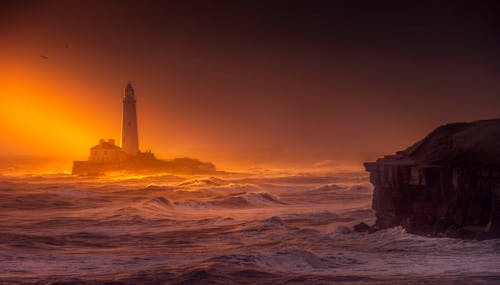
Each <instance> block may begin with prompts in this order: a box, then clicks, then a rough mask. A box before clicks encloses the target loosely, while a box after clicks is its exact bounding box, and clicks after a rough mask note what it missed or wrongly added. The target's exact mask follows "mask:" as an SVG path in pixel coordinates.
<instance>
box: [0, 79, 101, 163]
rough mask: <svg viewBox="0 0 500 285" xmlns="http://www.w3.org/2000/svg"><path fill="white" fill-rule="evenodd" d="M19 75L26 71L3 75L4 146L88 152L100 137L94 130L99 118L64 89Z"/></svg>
mask: <svg viewBox="0 0 500 285" xmlns="http://www.w3.org/2000/svg"><path fill="white" fill-rule="evenodd" d="M20 75H23V73H21V72H11V73H9V74H4V75H3V76H0V86H1V87H0V89H1V93H2V94H3V96H2V97H3V98H2V104H1V105H0V119H1V120H2V122H5V123H3V124H1V125H0V131H1V134H2V140H3V142H2V144H6V145H3V148H4V149H7V150H9V149H10V151H11V152H12V151H17V152H25V153H29V154H37V153H44V152H47V153H51V154H77V155H86V153H87V152H88V147H89V145H91V144H92V143H93V142H94V141H96V139H98V135H97V134H96V131H95V130H93V128H96V127H97V126H99V124H97V123H96V119H93V120H89V118H88V116H85V114H84V111H85V110H82V108H78V107H77V106H76V102H70V101H69V98H68V97H69V96H68V94H62V90H57V89H54V88H49V87H48V86H49V85H47V84H46V85H43V82H41V81H38V82H35V81H33V80H25V79H23V78H25V77H24V76H20ZM31 78H34V77H31ZM26 150H29V151H26Z"/></svg>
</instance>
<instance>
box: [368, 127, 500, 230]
mask: <svg viewBox="0 0 500 285" xmlns="http://www.w3.org/2000/svg"><path fill="white" fill-rule="evenodd" d="M365 168H366V170H367V171H368V172H370V182H371V183H372V184H373V185H374V186H375V189H374V193H373V201H372V208H373V209H374V210H375V212H376V214H375V215H376V222H375V225H374V226H373V227H372V230H377V229H384V228H389V227H394V226H399V225H400V226H402V227H404V228H405V229H406V230H407V231H408V232H410V233H415V234H421V235H427V236H448V237H459V238H496V237H500V119H492V120H482V121H475V122H470V123H453V124H447V125H443V126H441V127H439V128H437V129H435V130H434V131H432V132H431V133H430V134H429V135H427V136H426V137H425V138H423V139H422V140H420V141H418V142H417V143H415V144H414V145H412V146H410V147H408V148H407V149H405V150H403V151H399V152H396V154H394V155H387V156H385V157H383V158H380V159H378V160H377V161H376V162H367V163H365Z"/></svg>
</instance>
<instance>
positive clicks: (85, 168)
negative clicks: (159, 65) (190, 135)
mask: <svg viewBox="0 0 500 285" xmlns="http://www.w3.org/2000/svg"><path fill="white" fill-rule="evenodd" d="M122 103H123V111H122V129H121V141H120V146H118V145H116V144H115V140H114V139H109V140H107V141H105V140H103V139H101V140H99V144H97V145H95V146H93V147H91V148H90V155H89V158H88V160H84V161H73V168H72V170H71V173H72V174H75V175H104V174H107V173H110V172H125V173H128V174H157V173H182V174H208V173H211V174H213V173H216V172H217V171H216V169H215V165H213V164H212V163H210V162H202V161H200V160H198V159H193V158H187V157H184V158H176V159H173V160H160V159H157V158H156V157H155V155H154V154H153V153H152V152H151V151H150V150H149V151H145V152H143V151H140V149H139V134H138V127H137V110H136V96H135V91H134V88H133V87H132V84H131V83H130V82H129V83H128V84H127V85H126V87H125V94H124V96H123V100H122Z"/></svg>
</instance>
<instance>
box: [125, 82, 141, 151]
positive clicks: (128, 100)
mask: <svg viewBox="0 0 500 285" xmlns="http://www.w3.org/2000/svg"><path fill="white" fill-rule="evenodd" d="M135 102H136V100H135V94H134V88H133V87H132V84H131V83H130V82H129V83H128V84H127V86H126V87H125V95H124V96H123V114H122V139H121V148H122V150H123V151H124V152H125V153H126V154H127V155H131V156H133V155H136V154H138V153H139V138H138V134H137V112H136V109H135Z"/></svg>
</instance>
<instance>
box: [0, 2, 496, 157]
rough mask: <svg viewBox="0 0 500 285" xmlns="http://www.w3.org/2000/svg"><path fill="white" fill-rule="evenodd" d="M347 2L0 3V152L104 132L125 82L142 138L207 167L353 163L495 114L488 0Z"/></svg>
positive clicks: (36, 149)
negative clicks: (222, 164) (129, 83)
mask: <svg viewBox="0 0 500 285" xmlns="http://www.w3.org/2000/svg"><path fill="white" fill-rule="evenodd" d="M346 2H348V1H342V2H341V1H314V3H313V4H311V3H310V1H303V2H300V1H274V2H272V4H269V3H270V2H269V1H235V2H232V1H196V2H191V1H178V2H168V3H165V1H154V2H144V1H137V2H134V1H46V2H42V1H33V2H26V1H7V2H5V1H4V2H3V3H2V4H1V5H2V8H1V9H0V11H1V12H0V35H1V37H0V43H1V47H0V51H1V52H0V67H1V68H0V94H1V95H0V96H1V100H2V103H1V104H0V119H1V121H2V124H0V135H1V140H0V152H1V153H0V155H12V154H50V155H52V154H54V155H61V154H68V155H75V156H85V155H87V153H88V148H89V147H90V146H92V145H94V144H95V143H96V142H97V141H98V139H99V138H115V139H119V135H120V129H119V128H120V115H121V101H120V100H121V96H122V92H123V88H124V87H125V84H126V82H127V81H128V80H131V81H132V83H133V84H134V87H135V90H136V95H137V98H138V115H139V136H140V146H141V149H149V148H150V149H152V150H153V151H154V152H156V153H158V154H161V155H163V156H175V155H190V156H195V157H196V156H197V157H201V158H203V159H206V160H212V161H214V162H216V163H217V162H219V161H224V162H225V163H228V164H238V163H242V164H251V163H253V162H257V161H260V162H266V161H267V162H269V161H292V160H296V161H301V160H303V161H308V162H311V163H313V162H319V161H323V160H338V161H355V162H357V161H362V160H364V159H373V158H375V157H377V156H379V155H381V154H384V153H390V152H394V151H395V150H398V149H400V148H402V147H405V146H407V145H409V144H411V143H413V142H414V141H416V140H417V139H419V138H421V137H422V136H423V135H425V134H426V133H427V132H429V131H430V130H432V129H433V128H434V127H436V126H438V125H440V124H443V123H446V122H452V121H469V120H476V119H484V118H492V117H499V115H500V84H499V82H500V60H499V59H500V57H499V53H498V51H499V50H500V45H499V37H498V34H499V32H500V30H499V29H498V27H499V20H498V19H499V17H498V15H496V11H499V9H498V8H499V7H498V4H496V3H495V1H491V2H488V1H481V3H480V4H478V3H474V1H471V2H470V3H468V4H467V3H466V1H450V2H446V1H440V2H439V3H432V4H422V3H421V1H414V2H412V3H408V2H406V1H404V2H406V3H405V4H401V3H400V4H397V3H398V2H403V1H394V2H393V3H389V2H386V3H383V4H381V3H380V2H378V1H377V4H367V3H363V2H358V1H352V2H355V3H352V4H347V3H346ZM349 2H351V1H349ZM366 2H368V3H372V2H375V1H366ZM433 2H436V1H433ZM66 43H68V44H69V47H68V48H66ZM40 55H44V56H47V57H48V59H43V58H41V57H40Z"/></svg>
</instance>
